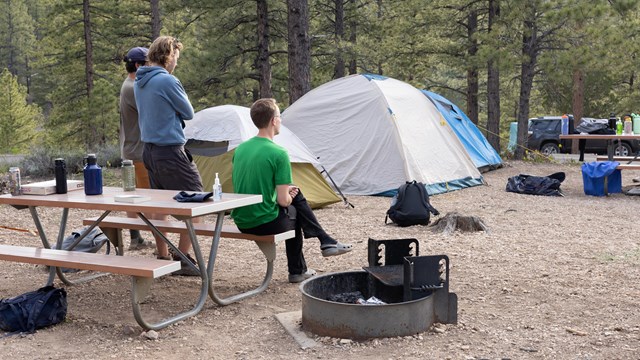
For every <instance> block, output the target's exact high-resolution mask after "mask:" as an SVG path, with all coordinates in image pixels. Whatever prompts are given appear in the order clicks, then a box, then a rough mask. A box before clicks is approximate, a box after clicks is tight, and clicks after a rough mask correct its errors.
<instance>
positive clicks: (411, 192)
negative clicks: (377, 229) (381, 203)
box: [384, 180, 440, 226]
mask: <svg viewBox="0 0 640 360" xmlns="http://www.w3.org/2000/svg"><path fill="white" fill-rule="evenodd" d="M431 214H433V215H436V216H437V215H440V212H438V210H436V209H435V208H434V207H433V206H431V204H430V203H429V194H427V190H426V189H425V187H424V184H423V183H421V182H416V181H415V180H414V181H407V182H406V184H404V185H402V186H400V187H399V188H398V193H397V194H396V195H395V196H394V197H393V199H392V200H391V207H390V208H389V210H387V216H386V217H385V219H384V223H385V224H386V223H387V219H391V221H392V222H394V223H396V224H398V226H411V225H428V224H429V221H430V217H431Z"/></svg>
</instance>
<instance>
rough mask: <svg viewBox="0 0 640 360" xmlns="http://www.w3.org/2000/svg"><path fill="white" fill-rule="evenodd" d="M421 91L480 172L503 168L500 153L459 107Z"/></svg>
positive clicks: (433, 94) (430, 93) (435, 95)
mask: <svg viewBox="0 0 640 360" xmlns="http://www.w3.org/2000/svg"><path fill="white" fill-rule="evenodd" d="M421 91H422V92H423V93H424V94H425V95H426V96H427V97H428V98H429V99H430V100H431V101H432V102H433V104H434V105H435V106H436V107H437V108H438V111H439V112H440V114H442V116H443V117H444V118H445V120H447V123H449V126H451V128H452V129H453V131H454V132H455V133H456V136H458V139H460V142H462V145H464V148H465V150H467V153H468V154H469V156H470V157H471V160H472V161H473V163H474V164H475V165H476V167H477V168H478V170H480V171H488V170H492V169H495V168H498V167H500V166H502V159H501V158H500V155H498V152H497V151H496V150H495V149H494V148H493V146H491V144H489V142H488V141H487V138H485V137H484V135H482V133H481V132H480V130H479V129H478V127H477V126H476V125H475V124H474V123H473V122H472V121H471V119H469V117H468V116H467V115H466V114H465V113H464V112H463V111H462V110H461V109H460V108H459V107H457V106H456V105H455V104H454V103H452V102H451V101H449V100H447V99H446V98H445V97H444V96H442V95H439V94H436V93H434V92H431V91H427V90H421Z"/></svg>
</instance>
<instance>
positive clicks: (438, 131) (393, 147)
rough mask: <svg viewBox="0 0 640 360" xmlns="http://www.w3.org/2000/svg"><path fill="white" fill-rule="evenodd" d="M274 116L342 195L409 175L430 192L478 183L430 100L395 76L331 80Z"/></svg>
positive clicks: (384, 189) (388, 186)
mask: <svg viewBox="0 0 640 360" xmlns="http://www.w3.org/2000/svg"><path fill="white" fill-rule="evenodd" d="M282 120H283V124H285V125H286V126H287V127H288V128H289V130H291V131H292V132H293V133H294V134H296V135H297V136H298V138H300V140H302V142H303V143H304V144H305V145H307V147H309V149H311V151H312V152H313V153H314V154H315V155H318V156H319V160H320V161H321V162H322V164H323V165H324V166H325V168H326V169H327V170H328V172H329V173H330V174H331V177H332V178H333V180H334V181H335V183H336V184H337V186H338V187H339V188H340V189H341V190H342V192H343V193H344V194H352V195H390V194H393V193H394V192H395V191H396V190H397V188H398V187H399V186H400V185H402V184H403V183H404V182H405V181H410V180H417V181H420V182H423V183H424V184H425V186H426V188H427V191H428V192H429V194H431V195H433V194H438V193H442V192H447V191H451V190H456V189H462V188H466V187H469V186H475V185H480V184H482V183H483V178H482V175H481V174H480V172H479V171H478V169H477V168H476V166H475V165H474V163H473V161H472V160H471V158H470V157H469V155H468V154H467V152H466V151H465V149H464V146H463V145H462V143H461V142H460V140H458V138H457V136H456V135H455V133H454V131H453V130H452V129H451V126H449V125H448V124H447V122H446V120H445V119H444V118H443V117H442V115H441V114H440V113H439V112H438V110H437V109H436V107H435V105H434V104H433V103H432V102H431V101H430V100H429V99H427V97H426V96H424V95H423V94H422V92H420V90H418V89H416V88H415V87H413V86H411V85H409V84H407V83H404V82H402V81H399V80H395V79H392V78H387V77H384V76H378V75H351V76H347V77H344V78H340V79H336V80H333V81H331V82H328V83H326V84H323V85H321V86H319V87H318V88H316V89H314V90H312V91H310V92H308V93H307V94H305V95H304V96H302V97H301V98H300V99H298V100H297V101H296V102H294V103H293V104H292V105H291V106H290V107H289V108H287V109H286V110H285V111H284V112H283V113H282Z"/></svg>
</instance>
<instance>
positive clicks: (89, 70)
mask: <svg viewBox="0 0 640 360" xmlns="http://www.w3.org/2000/svg"><path fill="white" fill-rule="evenodd" d="M82 11H83V23H84V51H85V62H84V70H85V76H86V86H87V89H86V90H87V97H91V93H92V92H93V42H92V40H91V16H90V12H89V0H84V1H83V2H82Z"/></svg>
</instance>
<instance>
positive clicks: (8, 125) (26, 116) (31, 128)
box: [0, 69, 41, 154]
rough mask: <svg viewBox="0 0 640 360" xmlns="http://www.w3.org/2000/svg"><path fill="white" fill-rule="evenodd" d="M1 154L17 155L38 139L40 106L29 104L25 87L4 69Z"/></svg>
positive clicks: (0, 75) (0, 106)
mask: <svg viewBox="0 0 640 360" xmlns="http://www.w3.org/2000/svg"><path fill="white" fill-rule="evenodd" d="M0 89H1V91H0V94H1V95H0V153H13V154H17V153H20V152H22V151H24V150H26V149H27V148H28V147H29V145H30V144H31V143H33V142H35V141H36V140H37V139H38V132H37V131H36V128H37V127H38V125H39V124H40V122H41V113H40V109H39V108H38V106H36V105H34V104H31V105H30V104H28V103H27V91H26V88H25V86H22V85H20V84H18V81H17V78H16V77H15V76H13V75H11V73H10V72H9V70H7V69H4V70H3V71H2V73H0Z"/></svg>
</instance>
